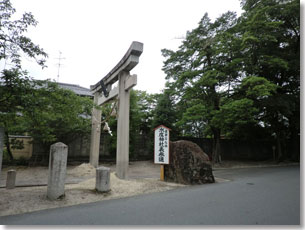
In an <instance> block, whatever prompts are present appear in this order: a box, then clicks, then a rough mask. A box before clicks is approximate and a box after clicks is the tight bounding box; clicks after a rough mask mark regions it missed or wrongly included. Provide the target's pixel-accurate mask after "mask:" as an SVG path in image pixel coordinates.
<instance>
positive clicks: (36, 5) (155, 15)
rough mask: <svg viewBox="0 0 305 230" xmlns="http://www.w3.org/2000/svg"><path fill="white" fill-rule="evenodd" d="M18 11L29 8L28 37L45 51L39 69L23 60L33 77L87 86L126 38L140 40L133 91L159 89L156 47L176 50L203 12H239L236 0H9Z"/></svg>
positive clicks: (106, 68)
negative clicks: (31, 23)
mask: <svg viewBox="0 0 305 230" xmlns="http://www.w3.org/2000/svg"><path fill="white" fill-rule="evenodd" d="M11 2H12V4H13V7H14V8H16V10H17V13H18V14H22V13H24V12H32V13H33V15H34V17H35V19H36V20H37V21H38V22H39V24H38V25H37V26H36V27H33V28H31V29H30V30H29V33H28V36H29V37H30V38H31V39H32V40H33V41H34V42H35V43H37V44H39V45H40V46H41V47H42V48H43V49H44V50H45V51H46V52H47V53H48V55H49V58H48V61H47V66H48V68H46V69H44V70H41V67H39V66H38V65H37V64H36V63H35V62H34V61H30V60H26V61H25V62H24V65H23V67H24V69H27V70H28V71H29V72H30V74H31V76H33V77H34V78H35V79H52V80H53V79H54V80H57V75H58V58H59V52H62V56H61V57H62V58H65V59H62V60H61V64H62V66H61V68H60V70H59V82H64V83H72V84H78V85H81V86H84V87H87V88H89V87H90V85H93V84H95V83H97V82H98V81H99V80H100V79H101V78H103V77H104V76H105V75H106V74H107V73H108V72H109V71H110V70H111V69H112V68H113V67H114V66H115V65H116V64H117V63H118V62H119V61H120V60H121V58H122V57H123V55H124V54H125V52H126V51H127V49H128V48H129V46H130V44H131V43H132V41H139V42H142V43H144V51H143V53H142V55H141V57H140V62H139V64H138V65H137V66H136V67H135V68H134V69H133V70H132V71H131V74H137V75H138V85H137V86H136V87H135V88H136V89H139V90H145V91H147V92H149V93H159V92H160V90H162V89H163V88H164V83H165V79H164V77H165V75H164V73H163V72H162V70H161V69H162V66H163V61H164V58H163V57H162V55H161V49H163V48H167V49H176V48H177V47H178V46H179V45H180V43H181V41H182V40H181V39H179V38H181V37H183V36H185V34H186V32H187V31H188V30H192V29H194V28H196V27H197V25H198V22H199V21H200V19H201V18H202V17H203V15H204V14H205V13H206V12H207V13H208V14H209V16H210V18H211V19H212V20H214V19H215V18H217V17H219V16H220V15H221V14H223V13H225V12H227V11H229V10H230V11H235V12H237V13H238V14H240V13H241V8H240V1H239V0H160V1H159V0H150V1H148V0H133V1H130V0H128V1H127V0H125V1H124V0H111V1H110V0H87V1H80V0H43V1H42V0H26V1H25V0H11Z"/></svg>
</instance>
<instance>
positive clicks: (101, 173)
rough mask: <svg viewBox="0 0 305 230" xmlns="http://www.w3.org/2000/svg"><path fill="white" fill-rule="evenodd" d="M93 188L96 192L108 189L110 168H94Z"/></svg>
mask: <svg viewBox="0 0 305 230" xmlns="http://www.w3.org/2000/svg"><path fill="white" fill-rule="evenodd" d="M95 189H96V190H97V191H98V192H109V191H110V168H107V167H98V168H96V183H95Z"/></svg>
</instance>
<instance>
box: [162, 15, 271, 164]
mask: <svg viewBox="0 0 305 230" xmlns="http://www.w3.org/2000/svg"><path fill="white" fill-rule="evenodd" d="M239 23H240V19H238V18H237V17H236V14H235V13H232V12H227V13H225V14H223V15H222V16H221V17H219V18H217V19H216V20H215V21H214V22H211V20H210V19H209V17H208V15H207V14H205V15H204V17H203V18H202V20H201V21H200V23H199V26H198V27H197V28H196V29H194V30H192V31H191V32H188V33H187V36H186V39H185V41H183V43H182V45H181V46H180V47H179V49H178V50H177V51H176V52H174V51H171V50H163V51H162V53H163V55H164V56H165V57H166V58H167V59H166V60H165V62H164V67H163V70H164V71H165V73H166V75H167V80H168V85H170V87H171V90H172V91H175V92H176V97H177V98H176V99H177V100H176V101H177V104H178V108H180V109H181V110H183V111H184V112H183V115H182V117H181V118H180V121H178V123H177V124H179V126H180V127H183V131H184V134H185V132H190V134H191V135H196V136H198V137H202V136H209V135H210V134H211V135H212V137H213V140H214V144H213V153H212V159H213V161H214V162H218V161H220V152H221V150H220V138H221V135H226V136H230V135H231V134H232V133H234V132H237V130H238V129H240V128H241V127H244V126H245V125H247V124H251V123H253V124H255V123H257V122H258V120H257V119H256V118H258V117H259V110H258V109H257V108H256V106H257V105H256V103H255V102H256V101H260V100H261V99H267V98H269V96H270V95H271V92H272V91H274V89H275V86H274V84H272V83H270V82H269V81H268V80H267V79H262V78H261V77H259V75H255V74H253V75H252V76H250V75H249V76H247V75H246V74H245V71H244V70H243V68H244V65H245V61H244V55H243V53H242V52H243V50H242V47H241V45H242V43H241V33H240V27H239ZM264 85H265V86H264ZM247 86H248V87H247ZM245 87H246V88H247V90H246V94H244V95H242V94H241V93H240V92H241V90H240V89H243V88H245ZM245 95H246V96H247V97H245ZM232 127H234V129H232Z"/></svg>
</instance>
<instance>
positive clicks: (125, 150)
mask: <svg viewBox="0 0 305 230" xmlns="http://www.w3.org/2000/svg"><path fill="white" fill-rule="evenodd" d="M128 76H129V73H128V72H125V71H122V72H121V73H120V74H119V106H118V108H119V111H118V121H117V122H118V123H117V152H116V174H117V176H118V177H119V178H124V179H125V178H126V177H127V175H128V164H129V106H130V103H129V99H130V92H129V89H127V90H125V82H126V80H127V77H128Z"/></svg>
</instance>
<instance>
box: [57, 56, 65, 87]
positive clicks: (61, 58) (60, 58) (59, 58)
mask: <svg viewBox="0 0 305 230" xmlns="http://www.w3.org/2000/svg"><path fill="white" fill-rule="evenodd" d="M61 54H62V52H61V51H59V57H58V58H56V59H58V64H57V66H58V71H57V82H59V69H60V66H61V65H62V64H61V63H60V61H61V60H63V59H66V58H63V57H61Z"/></svg>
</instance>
